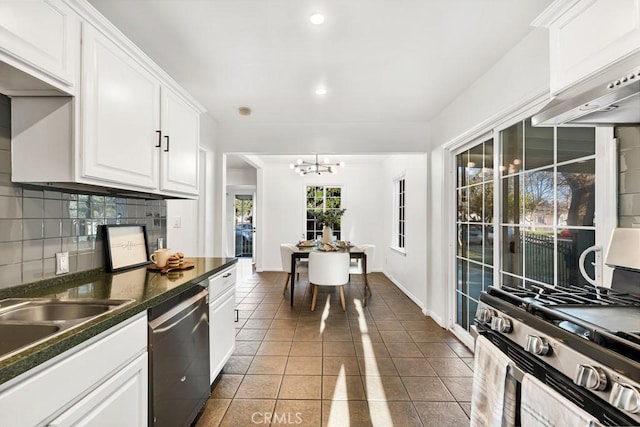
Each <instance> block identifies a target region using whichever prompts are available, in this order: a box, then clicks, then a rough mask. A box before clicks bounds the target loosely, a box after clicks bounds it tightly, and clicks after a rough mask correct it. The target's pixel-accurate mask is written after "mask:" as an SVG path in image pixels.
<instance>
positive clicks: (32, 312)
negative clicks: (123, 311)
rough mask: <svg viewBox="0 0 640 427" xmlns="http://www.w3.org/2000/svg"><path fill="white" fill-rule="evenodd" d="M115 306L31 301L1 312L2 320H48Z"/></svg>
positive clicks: (79, 316) (81, 316) (93, 313)
mask: <svg viewBox="0 0 640 427" xmlns="http://www.w3.org/2000/svg"><path fill="white" fill-rule="evenodd" d="M112 307H113V306H112V305H107V304H93V303H69V302H50V303H31V304H27V305H26V306H20V307H17V308H14V309H12V310H9V311H7V312H6V313H1V314H0V321H2V320H18V321H22V322H31V321H33V322H48V321H58V320H76V319H84V318H85V317H93V316H97V315H99V314H102V313H105V312H107V311H109V310H110V309H111V308H112Z"/></svg>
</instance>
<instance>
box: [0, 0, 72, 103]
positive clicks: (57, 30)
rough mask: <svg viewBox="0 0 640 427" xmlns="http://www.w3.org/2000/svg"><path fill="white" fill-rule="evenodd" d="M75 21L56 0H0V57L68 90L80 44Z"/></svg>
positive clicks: (68, 10) (66, 8)
mask: <svg viewBox="0 0 640 427" xmlns="http://www.w3.org/2000/svg"><path fill="white" fill-rule="evenodd" d="M77 23H78V18H77V17H76V16H75V15H74V13H73V11H71V9H70V8H68V7H67V6H65V5H64V3H62V2H60V1H56V2H54V1H50V0H3V1H0V40H1V41H2V42H1V46H0V59H2V60H3V61H6V62H8V63H10V64H11V65H13V66H14V67H17V68H19V69H20V70H22V71H25V72H27V73H28V74H30V75H33V76H35V77H38V78H42V79H43V80H46V81H48V82H50V83H52V84H54V85H55V86H57V87H61V88H65V90H67V91H68V90H69V89H70V88H71V87H72V86H73V84H74V66H75V65H76V63H77V62H76V56H77V52H78V48H77V46H79V45H80V40H79V38H78V36H79V34H78V32H77V31H76V30H77V28H78V27H77V25H78V24H77ZM5 72H7V70H4V69H3V70H2V73H3V74H4V73H5ZM0 80H1V78H0ZM25 83H26V82H25ZM14 84H16V83H15V82H14ZM14 89H17V88H14Z"/></svg>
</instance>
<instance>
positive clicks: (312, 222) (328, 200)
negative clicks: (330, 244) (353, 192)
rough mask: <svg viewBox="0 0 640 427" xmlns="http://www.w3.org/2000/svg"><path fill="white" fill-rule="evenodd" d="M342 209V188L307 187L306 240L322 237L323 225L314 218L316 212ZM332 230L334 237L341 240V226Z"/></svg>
mask: <svg viewBox="0 0 640 427" xmlns="http://www.w3.org/2000/svg"><path fill="white" fill-rule="evenodd" d="M341 207H342V187H335V186H334V187H325V186H307V200H306V231H305V235H306V237H305V239H307V240H314V239H316V238H318V239H319V238H321V237H322V224H320V223H318V221H316V219H315V217H314V216H313V213H314V212H315V211H316V210H318V209H321V210H325V211H326V210H331V209H334V210H338V209H340V208H341ZM332 230H333V235H334V237H335V238H336V239H337V240H340V239H341V237H340V236H341V233H340V224H337V225H335V226H334V227H332Z"/></svg>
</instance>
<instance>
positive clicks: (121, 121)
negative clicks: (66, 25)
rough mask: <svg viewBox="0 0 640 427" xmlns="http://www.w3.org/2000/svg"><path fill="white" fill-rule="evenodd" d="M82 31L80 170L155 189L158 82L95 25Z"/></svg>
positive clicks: (84, 173) (86, 174)
mask: <svg viewBox="0 0 640 427" xmlns="http://www.w3.org/2000/svg"><path fill="white" fill-rule="evenodd" d="M82 36H83V42H82V65H83V67H82V95H83V98H82V106H81V109H82V114H81V116H82V124H83V126H82V132H81V135H82V136H81V144H80V147H81V157H82V171H81V175H82V176H83V177H87V178H92V179H98V180H103V181H108V182H110V183H116V184H120V186H121V187H125V188H127V187H136V188H144V189H150V190H155V189H157V187H158V152H159V150H160V148H159V147H158V143H159V132H158V131H159V130H160V127H159V119H160V117H159V116H160V83H159V81H158V80H157V79H156V78H154V76H153V75H152V74H151V72H149V71H148V70H147V69H146V68H145V67H144V66H142V64H140V63H139V62H137V61H136V60H134V59H133V58H132V57H131V56H129V55H128V54H127V53H126V51H125V50H124V49H122V48H121V47H120V46H119V45H117V44H116V43H114V42H113V41H111V40H110V39H109V38H107V37H106V36H105V35H103V34H102V33H100V32H99V31H98V30H96V29H95V28H93V27H91V26H90V25H88V24H83V27H82Z"/></svg>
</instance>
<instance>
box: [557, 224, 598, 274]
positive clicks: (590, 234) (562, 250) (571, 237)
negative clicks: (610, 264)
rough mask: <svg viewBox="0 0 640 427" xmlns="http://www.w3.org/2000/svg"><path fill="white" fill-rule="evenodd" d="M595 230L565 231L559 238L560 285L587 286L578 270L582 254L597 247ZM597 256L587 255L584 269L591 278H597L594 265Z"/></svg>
mask: <svg viewBox="0 0 640 427" xmlns="http://www.w3.org/2000/svg"><path fill="white" fill-rule="evenodd" d="M595 241H596V233H595V230H565V231H563V232H561V233H560V236H558V284H561V285H570V284H571V285H586V284H587V281H586V280H585V279H584V277H582V274H580V271H579V270H578V260H579V259H580V254H582V252H583V251H584V250H585V249H587V248H589V247H590V246H593V245H595ZM593 262H595V256H594V254H593V252H592V253H590V254H589V255H587V257H586V259H585V261H584V267H585V270H586V271H587V273H588V274H589V276H590V277H592V278H593V277H595V270H594V268H595V267H594V266H593V265H592V263H593Z"/></svg>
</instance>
